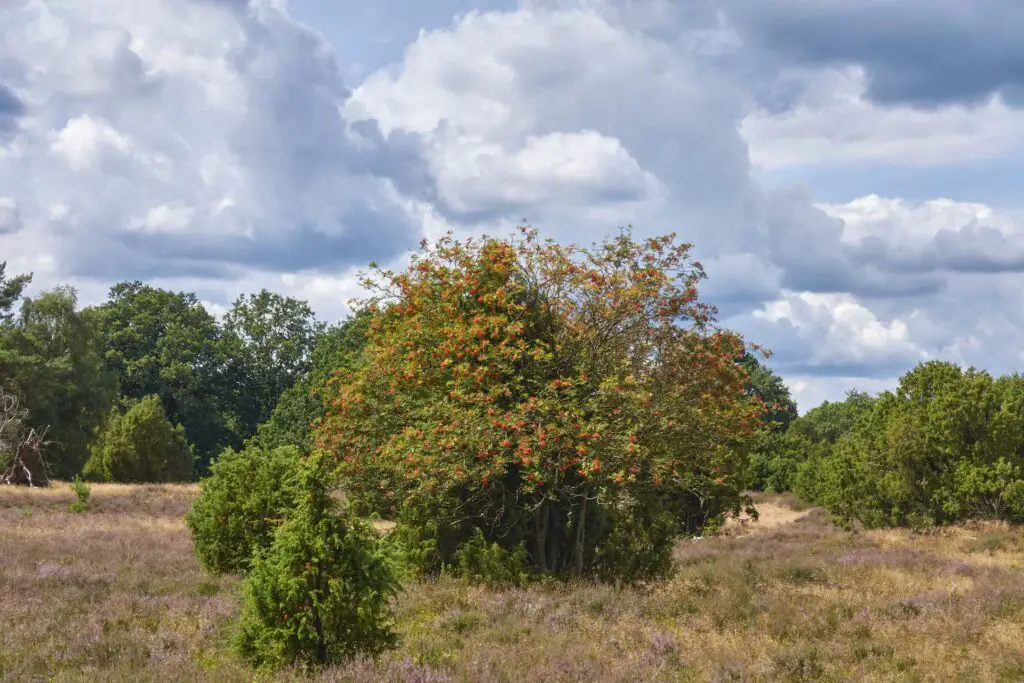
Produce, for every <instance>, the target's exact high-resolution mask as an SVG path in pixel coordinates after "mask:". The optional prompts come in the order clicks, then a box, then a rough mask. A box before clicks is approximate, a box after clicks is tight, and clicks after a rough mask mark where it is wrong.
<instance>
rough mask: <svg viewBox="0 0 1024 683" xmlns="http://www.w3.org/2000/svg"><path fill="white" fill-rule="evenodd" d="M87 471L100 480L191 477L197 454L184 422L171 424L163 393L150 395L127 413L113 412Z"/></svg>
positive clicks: (179, 479)
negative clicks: (189, 442)
mask: <svg viewBox="0 0 1024 683" xmlns="http://www.w3.org/2000/svg"><path fill="white" fill-rule="evenodd" d="M89 453H90V457H89V461H88V462H87V463H86V465H85V469H84V470H83V474H85V475H86V477H87V478H89V479H92V480H96V481H116V482H169V481H190V480H191V479H192V477H193V469H194V462H195V458H194V457H193V455H192V448H191V447H190V446H189V444H188V441H187V440H186V439H185V430H184V428H182V426H181V425H171V423H170V421H168V419H167V416H166V414H165V413H164V408H163V405H162V404H161V402H160V397H158V396H155V395H152V396H147V397H145V398H143V399H142V400H140V401H139V402H138V403H136V404H135V405H133V406H132V407H131V408H130V409H129V410H128V412H126V413H125V414H124V415H121V414H119V413H118V412H116V411H115V412H113V413H111V415H110V417H109V418H108V420H107V424H106V425H105V427H104V429H103V430H102V431H101V432H100V434H99V436H98V437H97V438H96V440H95V442H94V443H93V444H92V446H91V448H90V450H89Z"/></svg>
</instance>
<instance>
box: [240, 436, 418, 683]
mask: <svg viewBox="0 0 1024 683" xmlns="http://www.w3.org/2000/svg"><path fill="white" fill-rule="evenodd" d="M329 481H330V477H329V476H328V475H327V468H326V467H325V465H324V462H323V457H322V456H321V455H319V454H313V455H311V456H310V457H309V458H308V459H307V460H305V461H304V462H303V465H302V468H301V474H300V482H299V488H298V490H299V494H298V500H297V505H296V507H295V510H294V512H293V514H292V516H290V517H289V518H288V519H287V520H286V521H285V522H284V523H283V524H282V525H281V526H280V527H279V528H278V529H277V531H276V532H275V534H274V541H273V543H272V544H271V546H270V547H269V548H268V549H266V550H265V551H259V552H257V554H256V557H255V560H254V563H253V566H252V570H251V571H250V573H249V575H248V576H247V577H246V580H245V584H244V594H245V606H244V609H243V613H242V619H241V623H240V627H239V630H238V634H237V639H236V646H237V647H238V650H239V652H240V653H241V654H242V656H244V657H245V658H246V659H248V660H249V661H251V662H252V663H253V664H255V665H257V666H258V667H261V668H277V667H280V666H286V665H291V664H300V665H303V666H305V667H307V668H308V667H311V666H319V665H325V664H332V663H337V662H341V661H344V660H346V659H350V658H352V657H355V656H356V655H360V654H375V653H378V652H380V651H381V650H383V649H385V648H387V647H390V646H391V645H393V644H394V642H395V637H394V634H393V632H392V622H393V617H392V614H391V610H390V605H389V602H390V599H391V597H392V596H393V595H395V594H396V593H397V591H398V589H399V586H398V583H397V581H396V580H395V575H394V567H393V559H392V557H391V556H390V553H389V544H387V543H386V542H384V541H382V540H381V539H380V538H379V537H378V536H377V534H376V533H375V532H374V530H373V529H372V527H370V525H369V524H367V523H366V522H363V521H361V520H358V519H355V518H353V517H351V516H350V515H349V514H348V512H347V511H346V510H345V509H343V508H342V507H341V506H340V504H339V503H338V502H337V501H336V500H335V499H333V498H332V497H331V495H330V491H329V487H328V482H329Z"/></svg>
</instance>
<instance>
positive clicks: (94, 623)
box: [0, 484, 1024, 682]
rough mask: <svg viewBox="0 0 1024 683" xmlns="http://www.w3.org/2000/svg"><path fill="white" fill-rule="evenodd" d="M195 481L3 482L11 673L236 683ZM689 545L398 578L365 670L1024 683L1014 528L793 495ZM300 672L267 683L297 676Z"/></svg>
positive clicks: (239, 671) (1021, 558) (0, 503)
mask: <svg viewBox="0 0 1024 683" xmlns="http://www.w3.org/2000/svg"><path fill="white" fill-rule="evenodd" d="M196 491H197V489H196V487H194V486H189V485H178V486H176V485H162V486H156V485H152V486H127V485H123V486H122V485H97V486H94V487H93V494H92V499H93V508H92V509H91V510H90V511H89V512H86V513H81V514H74V513H71V512H69V511H68V505H69V503H70V502H71V501H72V500H73V495H72V493H71V491H70V489H69V488H68V486H67V485H64V484H58V485H56V486H55V487H53V488H51V489H47V490H28V489H22V488H12V487H3V488H0V548H2V552H0V591H2V595H3V600H2V601H0V624H2V627H0V628H2V633H3V637H2V638H0V680H5V681H8V680H9V681H32V680H53V681H164V682H166V681H193V680H194V681H203V680H208V681H235V680H237V681H245V680H252V678H253V674H252V671H251V669H249V667H248V666H247V665H246V664H245V663H244V662H242V661H240V660H238V659H237V658H236V657H235V656H234V655H233V654H232V652H231V650H230V648H229V646H228V640H229V638H230V632H231V628H232V624H233V620H234V619H235V616H236V614H237V612H238V609H239V603H238V599H237V595H236V591H237V581H236V580H234V579H231V578H217V577H214V576H210V575H208V574H205V573H204V572H203V571H202V570H201V569H200V568H199V564H198V562H197V561H196V559H195V557H194V555H193V551H192V544H191V540H190V537H189V534H188V531H187V530H186V528H185V526H184V523H183V516H184V514H185V513H186V511H187V510H188V508H189V505H190V503H191V500H192V498H193V496H194V495H195V494H196ZM760 507H761V512H762V515H761V520H760V521H759V522H758V523H757V524H750V525H741V524H734V525H731V526H730V527H729V529H728V530H727V532H726V533H725V534H723V535H722V536H720V537H716V538H707V539H703V540H699V541H689V542H686V543H683V544H682V545H680V547H679V548H678V551H677V553H676V559H677V561H678V571H677V573H676V574H675V576H674V577H673V578H671V579H669V580H665V581H663V582H658V583H655V584H653V585H649V586H645V587H641V588H630V589H616V588H613V587H610V586H603V585H584V584H580V585H572V586H565V585H551V586H534V587H530V588H526V589H488V588H485V587H478V586H468V585H464V584H462V583H460V582H457V581H453V580H441V581H437V582H430V583H418V584H413V585H408V586H407V587H406V590H405V592H404V593H403V595H402V596H401V597H400V599H399V601H398V605H397V612H398V619H399V631H400V634H401V643H400V646H399V648H398V649H397V650H395V651H393V652H391V653H389V654H388V655H386V656H384V657H383V658H382V659H381V660H380V661H378V662H375V663H374V662H356V663H353V664H350V665H348V666H345V667H342V668H335V669H331V670H328V671H326V672H323V673H322V674H321V678H322V679H323V680H339V681H341V680H353V681H373V680H380V681H421V682H425V681H448V680H452V681H679V680H682V681H686V680H698V681H705V680H713V681H748V680H749V681H787V680H789V681H799V680H814V681H828V680H833V681H847V680H871V681H886V680H893V681H895V680H898V681H914V680H922V681H926V680H942V681H947V680H961V681H999V680H1005V681H1019V680H1024V535H1022V530H1021V529H1020V528H1014V527H1010V526H1005V525H976V526H969V527H968V526H965V527H956V528H950V529H943V530H940V531H935V532H934V533H931V534H914V533H911V532H909V531H871V532H862V533H852V532H846V531H842V530H839V529H836V528H834V527H833V526H831V525H830V524H829V521H828V518H827V516H826V515H825V514H824V513H823V512H822V511H820V510H816V509H801V506H800V505H798V504H796V502H795V501H793V500H792V499H785V498H763V499H761V500H760ZM298 678H300V676H299V675H298V674H297V673H292V674H284V675H279V676H278V677H277V678H275V679H273V680H295V679H298Z"/></svg>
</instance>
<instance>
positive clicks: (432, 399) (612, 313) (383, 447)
mask: <svg viewBox="0 0 1024 683" xmlns="http://www.w3.org/2000/svg"><path fill="white" fill-rule="evenodd" d="M703 277H704V273H703V270H702V269H701V266H700V264H699V263H696V262H695V261H693V260H692V259H691V258H690V245H688V244H680V243H678V242H677V241H676V240H675V237H674V236H671V235H670V236H667V237H661V238H653V239H647V240H643V241H637V240H635V239H634V238H633V236H632V235H631V233H630V232H629V231H628V230H624V231H622V232H621V233H620V234H618V235H617V236H616V237H615V238H613V239H610V240H608V241H606V242H604V243H601V244H596V245H593V246H592V247H590V248H581V247H578V246H575V245H569V246H565V245H559V244H556V243H554V242H552V241H550V240H547V241H541V240H540V239H539V238H538V236H537V234H536V232H535V231H533V230H532V229H529V228H523V229H522V231H521V233H520V236H518V237H516V238H514V239H511V240H500V239H493V238H483V239H479V240H478V239H467V240H465V241H459V240H456V239H454V238H452V237H451V236H446V237H444V238H442V239H440V240H439V241H438V242H437V243H436V244H435V245H433V246H429V245H427V244H426V243H424V244H423V245H422V248H421V250H420V251H419V252H418V253H417V254H416V255H415V256H414V257H413V259H412V261H411V264H410V266H409V267H408V269H406V270H405V271H403V272H392V271H387V270H381V269H379V268H376V267H374V269H373V271H372V273H371V274H370V275H369V276H368V277H367V278H366V283H365V284H366V285H367V286H368V287H370V288H371V291H372V295H371V297H370V298H369V299H368V300H366V301H364V302H361V303H362V304H363V305H365V306H367V307H369V308H370V309H371V310H372V311H373V312H374V315H373V316H372V321H371V322H370V325H369V330H368V333H367V345H366V348H365V350H364V352H363V357H362V361H361V363H360V364H359V365H358V366H357V367H355V368H351V369H348V370H342V371H340V372H339V375H338V377H337V378H336V383H335V385H334V393H333V395H332V396H331V397H329V399H328V402H327V403H328V405H327V410H326V414H325V415H324V418H323V420H322V422H321V424H320V425H319V427H318V430H317V445H318V446H319V447H320V448H325V449H328V450H329V452H331V453H332V454H334V456H335V458H336V460H337V463H338V468H339V473H340V475H341V476H342V482H343V486H344V488H345V491H346V495H347V496H348V497H349V498H350V499H351V500H352V501H353V502H354V503H355V504H356V505H357V506H359V507H360V508H362V510H363V511H364V512H369V511H376V512H379V513H381V514H382V515H385V516H391V517H395V518H397V519H398V520H399V521H400V529H404V530H405V532H406V533H407V534H408V537H409V538H413V539H417V540H419V541H423V542H425V544H426V547H427V548H429V552H426V553H423V554H421V555H420V556H419V557H420V558H421V560H422V562H423V565H424V568H425V569H429V568H431V567H433V568H437V567H439V566H440V565H441V564H444V563H450V562H452V561H453V558H455V557H456V554H457V553H458V551H459V549H460V547H462V546H463V545H464V544H465V543H466V542H467V541H468V540H469V539H473V538H478V536H479V534H478V533H477V530H478V529H479V531H480V532H482V534H483V536H484V538H485V540H486V542H487V543H489V544H497V545H498V546H499V547H501V548H503V549H505V550H506V551H508V552H509V554H510V556H512V555H515V556H521V553H522V551H523V550H525V552H526V555H527V558H528V562H529V564H530V565H531V566H532V568H533V569H535V570H536V571H539V572H542V573H554V574H560V575H580V574H582V573H595V574H599V575H605V576H609V577H615V578H626V579H635V578H640V577H642V576H646V575H649V574H653V573H657V572H658V571H659V570H663V569H665V568H666V566H667V563H668V557H669V552H670V549H671V546H672V543H673V541H674V540H675V539H676V538H677V537H678V536H679V535H680V534H681V533H685V532H687V531H689V532H695V531H699V530H700V529H701V528H702V527H704V526H706V525H707V524H714V523H715V522H716V521H717V520H720V519H721V516H722V515H723V513H725V512H727V511H738V510H739V509H740V507H742V505H743V503H744V500H745V499H744V497H743V495H742V481H743V475H744V469H745V449H746V447H747V443H746V442H747V439H748V437H749V435H750V434H751V433H752V431H753V430H754V429H755V428H756V427H757V426H758V425H759V423H760V419H761V416H762V414H763V404H762V403H761V402H760V401H758V400H757V399H756V397H750V396H748V395H747V393H746V392H745V391H744V382H745V380H746V373H745V372H744V370H743V369H742V367H741V366H740V365H739V364H738V363H737V362H736V359H737V358H740V357H742V356H743V354H744V353H745V352H746V348H745V344H744V342H743V340H742V339H741V337H740V336H738V335H737V334H735V333H733V332H730V331H728V330H724V329H721V328H719V327H718V326H717V325H716V323H715V318H714V315H715V311H714V309H713V308H712V307H711V306H709V305H707V304H705V303H703V302H701V301H700V300H699V298H698V291H697V284H698V282H699V281H700V280H701V279H702V278H703Z"/></svg>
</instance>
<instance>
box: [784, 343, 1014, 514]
mask: <svg viewBox="0 0 1024 683" xmlns="http://www.w3.org/2000/svg"><path fill="white" fill-rule="evenodd" d="M1022 477H1024V377H1021V376H1019V375H1013V376H1009V377H1002V378H999V379H997V380H993V378H992V377H991V376H990V375H988V374H987V373H984V372H978V371H975V370H973V369H968V370H962V369H961V368H960V367H958V366H956V365H954V364H952V363H945V362H938V361H933V362H929V363H923V364H920V365H918V366H917V367H916V368H915V369H913V370H911V371H910V372H908V373H906V374H905V375H904V376H903V377H902V378H901V379H900V383H899V386H898V388H897V390H896V392H895V393H888V392H887V393H885V394H883V395H882V396H881V397H880V398H879V399H878V400H877V401H876V402H874V404H873V406H872V407H871V409H870V410H869V411H868V412H867V413H865V414H864V415H862V416H861V417H860V418H859V419H858V420H857V422H856V423H855V425H854V427H853V429H852V430H851V431H850V432H849V433H848V434H847V435H846V436H844V437H841V438H839V439H838V440H837V441H836V443H835V446H834V447H833V448H832V449H831V451H830V452H828V453H827V455H821V454H819V455H817V456H815V457H812V458H810V459H808V461H807V463H806V464H805V465H804V466H802V467H801V470H800V472H798V475H797V478H796V479H797V487H796V488H797V493H799V494H800V495H801V496H803V497H805V498H807V499H809V500H812V501H813V502H815V503H817V504H821V505H825V506H826V507H828V508H829V509H830V510H831V511H832V512H834V513H835V514H836V515H837V516H838V517H839V518H840V519H841V520H843V521H847V522H851V521H859V522H861V523H862V524H864V525H866V526H869V527H880V526H911V527H926V526H929V525H932V524H946V523H953V522H957V521H960V520H965V519H979V518H995V519H1003V520H1006V521H1009V522H1022V521H1024V504H1022V502H1024V501H1022V497H1024V496H1022V493H1024V491H1022V485H1021V483H1020V482H1021V481H1022Z"/></svg>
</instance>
